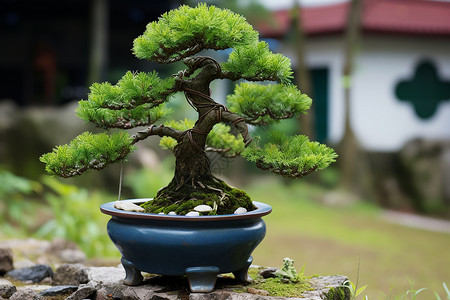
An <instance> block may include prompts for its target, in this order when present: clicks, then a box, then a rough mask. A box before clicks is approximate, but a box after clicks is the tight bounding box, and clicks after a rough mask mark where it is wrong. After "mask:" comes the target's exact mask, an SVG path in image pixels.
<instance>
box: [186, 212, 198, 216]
mask: <svg viewBox="0 0 450 300" xmlns="http://www.w3.org/2000/svg"><path fill="white" fill-rule="evenodd" d="M198 216H200V213H199V212H198V211H190V212H188V213H187V214H186V217H198Z"/></svg>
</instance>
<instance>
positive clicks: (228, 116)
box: [222, 111, 252, 146]
mask: <svg viewBox="0 0 450 300" xmlns="http://www.w3.org/2000/svg"><path fill="white" fill-rule="evenodd" d="M222 120H224V121H227V122H230V123H232V124H233V125H234V126H235V127H236V128H237V129H238V130H239V132H240V133H241V135H242V137H243V138H244V143H245V146H247V145H248V144H249V143H250V142H251V141H252V138H251V137H250V136H249V134H248V126H247V123H246V122H245V120H244V119H243V118H241V117H240V116H239V115H237V114H235V113H232V112H230V111H223V112H222Z"/></svg>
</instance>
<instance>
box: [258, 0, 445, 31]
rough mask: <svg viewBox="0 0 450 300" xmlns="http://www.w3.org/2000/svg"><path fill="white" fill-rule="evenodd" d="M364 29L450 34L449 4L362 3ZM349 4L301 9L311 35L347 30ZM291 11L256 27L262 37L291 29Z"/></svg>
mask: <svg viewBox="0 0 450 300" xmlns="http://www.w3.org/2000/svg"><path fill="white" fill-rule="evenodd" d="M363 1H364V2H363V11H362V28H363V30H364V31H366V32H386V33H395V34H425V35H450V2H440V1H431V0H363ZM348 10H349V2H344V3H339V4H334V5H328V6H322V7H309V8H302V15H301V19H302V24H303V29H304V31H305V32H306V34H308V35H319V34H327V33H335V32H341V31H343V30H344V29H345V24H346V22H347V15H348ZM289 14H290V13H289V11H288V10H282V11H275V12H274V13H273V20H271V21H270V22H264V23H260V24H258V25H256V26H255V27H256V28H257V29H258V30H259V31H260V32H261V34H262V35H263V36H267V37H280V36H282V35H284V34H285V33H286V32H287V31H288V30H289V23H290V18H289Z"/></svg>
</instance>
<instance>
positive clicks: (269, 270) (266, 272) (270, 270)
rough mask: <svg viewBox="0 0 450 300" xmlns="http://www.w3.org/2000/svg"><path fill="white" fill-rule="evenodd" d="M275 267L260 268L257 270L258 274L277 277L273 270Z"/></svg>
mask: <svg viewBox="0 0 450 300" xmlns="http://www.w3.org/2000/svg"><path fill="white" fill-rule="evenodd" d="M277 270H278V269H277V268H266V269H263V270H261V272H259V275H261V276H262V277H263V278H272V277H277V276H276V275H275V272H276V271H277Z"/></svg>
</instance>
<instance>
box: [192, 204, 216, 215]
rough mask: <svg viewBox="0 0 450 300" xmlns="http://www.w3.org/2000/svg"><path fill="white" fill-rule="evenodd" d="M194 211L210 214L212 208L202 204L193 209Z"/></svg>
mask: <svg viewBox="0 0 450 300" xmlns="http://www.w3.org/2000/svg"><path fill="white" fill-rule="evenodd" d="M194 210H195V211H198V212H201V213H205V212H210V211H212V210H213V209H212V207H211V206H209V205H204V204H202V205H197V206H196V207H194Z"/></svg>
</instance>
